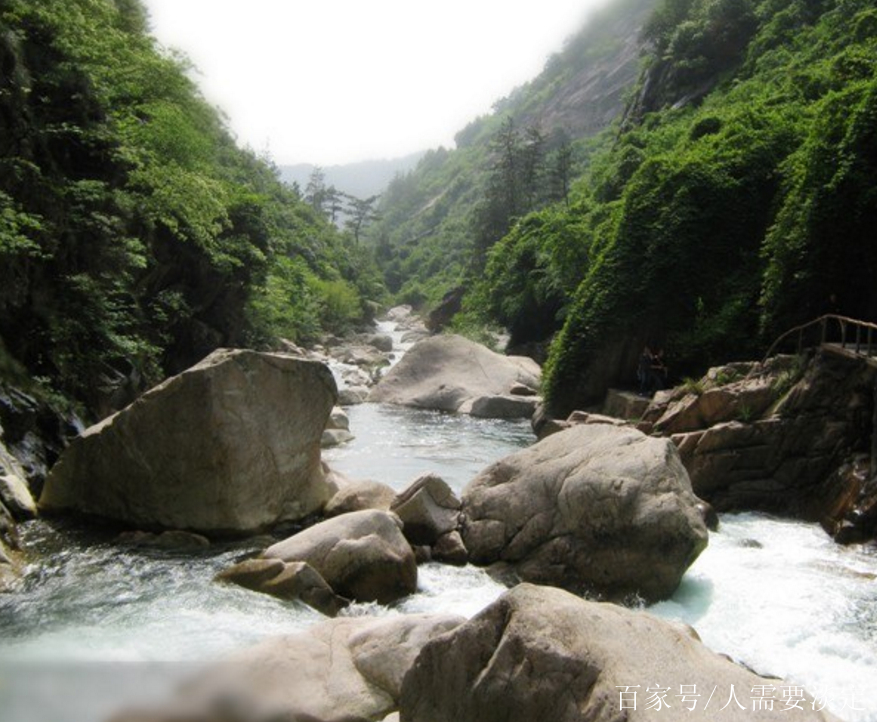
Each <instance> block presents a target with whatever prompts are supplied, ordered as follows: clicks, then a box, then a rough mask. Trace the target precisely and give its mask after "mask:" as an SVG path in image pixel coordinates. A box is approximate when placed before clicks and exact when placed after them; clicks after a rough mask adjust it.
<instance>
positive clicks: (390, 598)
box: [263, 510, 417, 604]
mask: <svg viewBox="0 0 877 722" xmlns="http://www.w3.org/2000/svg"><path fill="white" fill-rule="evenodd" d="M263 556H264V557H265V558H266V559H281V560H282V561H284V562H286V563H289V562H307V563H308V564H310V565H311V566H312V567H313V568H314V569H316V570H317V572H319V574H320V576H322V577H323V579H325V580H326V582H328V584H329V586H331V587H332V589H333V590H334V591H335V592H336V593H337V594H339V595H341V596H343V597H347V598H348V599H354V600H356V601H359V602H379V603H380V604H389V603H390V602H394V601H396V600H397V599H400V598H401V597H404V596H407V595H409V594H413V593H414V592H415V591H416V589H417V564H416V562H415V560H414V553H413V552H412V550H411V546H410V544H409V543H408V542H407V541H406V539H405V537H404V536H402V522H401V521H400V520H399V517H397V516H396V515H395V514H390V513H389V512H385V511H377V510H366V511H356V512H351V513H349V514H342V515H341V516H336V517H333V518H332V519H328V520H326V521H324V522H321V523H319V524H317V525H315V526H312V527H310V528H309V529H305V530H304V531H302V532H299V533H298V534H295V535H294V536H291V537H290V538H289V539H285V540H283V541H281V542H278V543H277V544H274V545H273V546H270V547H268V549H266V550H265V551H264V552H263Z"/></svg>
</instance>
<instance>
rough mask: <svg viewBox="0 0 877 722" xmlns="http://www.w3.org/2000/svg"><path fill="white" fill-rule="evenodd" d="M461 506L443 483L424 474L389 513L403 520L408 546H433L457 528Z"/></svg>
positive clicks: (396, 499)
mask: <svg viewBox="0 0 877 722" xmlns="http://www.w3.org/2000/svg"><path fill="white" fill-rule="evenodd" d="M460 505H461V504H460V500H459V499H458V498H457V495H456V494H454V492H453V490H452V489H451V487H450V486H448V483H447V482H446V481H445V480H444V479H442V478H441V477H439V476H437V475H436V474H424V475H423V476H421V477H419V478H417V479H416V480H415V481H414V482H413V483H412V484H411V485H410V486H409V487H408V488H407V489H405V490H404V491H402V492H400V493H399V494H398V495H397V496H396V498H395V499H394V500H393V503H392V504H391V505H390V511H392V512H394V513H395V514H397V515H398V516H399V518H400V519H401V520H402V523H403V524H404V527H403V530H402V531H403V534H405V538H406V539H407V540H408V541H409V542H411V543H412V544H425V545H427V546H432V545H433V544H435V543H436V541H438V539H439V537H441V536H443V535H445V534H447V533H448V532H451V531H454V530H455V529H456V528H457V524H458V521H459V517H460Z"/></svg>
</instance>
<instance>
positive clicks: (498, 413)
mask: <svg viewBox="0 0 877 722" xmlns="http://www.w3.org/2000/svg"><path fill="white" fill-rule="evenodd" d="M540 400H541V399H539V397H538V396H520V395H518V396H515V395H512V394H498V395H496V396H479V397H477V398H474V399H471V400H469V401H467V402H465V403H464V404H463V405H462V406H460V408H459V409H457V411H459V412H460V413H461V414H469V415H470V416H476V417H478V418H480V419H529V418H530V417H531V416H533V414H534V413H535V411H536V406H537V405H538V404H539V401H540Z"/></svg>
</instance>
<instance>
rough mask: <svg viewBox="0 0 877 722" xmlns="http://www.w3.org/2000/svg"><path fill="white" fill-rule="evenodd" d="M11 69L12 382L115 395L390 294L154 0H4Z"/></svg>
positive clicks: (1, 267) (0, 10)
mask: <svg viewBox="0 0 877 722" xmlns="http://www.w3.org/2000/svg"><path fill="white" fill-rule="evenodd" d="M0 66H2V75H0V278H2V284H0V381H4V380H5V381H9V382H13V383H22V382H24V383H27V380H28V379H32V378H34V377H36V378H37V379H38V383H39V385H40V386H42V387H43V390H44V391H49V392H51V393H56V392H60V393H62V394H64V395H66V396H67V397H68V398H71V399H74V400H76V401H79V402H82V403H84V404H85V405H86V407H88V408H90V409H91V410H95V409H97V408H98V407H99V406H101V404H102V403H103V401H104V400H105V399H106V397H107V395H108V394H109V393H110V392H111V391H119V390H120V389H121V388H122V387H125V388H127V391H128V392H129V393H131V394H133V393H136V392H137V391H138V390H140V389H141V388H143V387H144V386H145V385H147V384H149V383H153V382H155V381H157V380H159V379H160V378H161V377H163V376H164V375H165V374H167V373H171V372H176V371H179V370H180V369H182V368H184V367H186V366H188V365H189V364H191V363H193V362H194V361H197V360H199V359H200V358H201V357H202V356H204V355H205V354H206V353H208V352H209V351H211V350H212V349H214V348H216V347H217V346H220V345H224V346H234V345H241V344H251V345H252V344H255V345H260V344H262V345H264V344H268V343H271V342H272V339H274V338H276V337H277V336H278V335H285V336H288V337H292V338H294V339H303V338H308V337H313V336H315V335H316V334H317V333H318V332H320V331H321V329H324V328H327V327H332V328H338V327H343V326H344V325H345V324H347V323H350V322H353V321H355V320H356V319H357V318H359V317H361V316H362V314H363V310H364V309H365V308H366V307H367V306H368V303H367V301H368V300H369V299H372V298H375V297H378V296H379V295H380V294H381V292H382V287H381V284H380V280H379V278H378V276H377V275H376V273H374V272H371V273H370V267H369V264H368V262H367V258H366V255H365V254H364V253H363V252H362V251H361V250H360V249H358V248H355V247H354V246H353V244H352V242H350V241H349V240H348V239H345V238H344V237H342V236H341V235H339V234H338V233H337V231H336V230H335V229H334V228H333V227H332V226H331V225H330V224H329V223H328V222H327V221H326V220H325V219H324V218H322V217H320V216H319V215H318V214H317V213H315V212H314V211H313V209H312V208H311V207H309V206H308V205H306V204H305V203H304V202H302V201H301V200H300V199H299V198H298V197H296V196H295V195H294V194H293V193H292V192H290V191H289V190H288V189H286V188H285V187H284V186H283V185H282V184H281V183H280V182H279V180H278V179H277V176H276V172H275V170H274V169H273V168H271V167H270V166H269V165H267V164H266V163H265V162H263V161H262V160H260V159H258V158H256V157H254V156H253V155H252V154H250V153H248V152H245V151H242V150H240V149H238V148H237V147H236V146H235V145H234V143H233V141H232V139H231V138H230V136H229V134H228V133H227V131H226V129H225V128H224V126H223V124H222V121H221V120H220V118H219V116H218V114H217V112H216V111H215V110H214V109H213V108H212V107H211V106H210V105H209V104H207V103H206V102H205V101H204V100H203V99H202V98H201V96H200V94H199V93H198V92H197V91H196V89H195V87H194V85H193V83H192V82H191V81H190V80H189V79H188V77H187V75H186V72H185V71H186V65H185V62H184V61H183V60H181V59H179V58H177V57H175V56H173V55H170V54H168V53H165V52H162V51H160V49H159V48H158V47H157V44H156V42H155V41H154V40H153V38H151V37H150V36H149V35H148V19H147V17H146V14H145V11H144V9H143V7H142V6H141V5H140V3H139V2H138V0H40V2H30V0H2V1H0Z"/></svg>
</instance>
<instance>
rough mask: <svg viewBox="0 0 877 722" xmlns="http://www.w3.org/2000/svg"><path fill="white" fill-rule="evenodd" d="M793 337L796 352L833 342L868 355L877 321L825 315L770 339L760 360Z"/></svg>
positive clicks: (875, 345)
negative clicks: (773, 339)
mask: <svg viewBox="0 0 877 722" xmlns="http://www.w3.org/2000/svg"><path fill="white" fill-rule="evenodd" d="M796 336H797V339H796V342H797V348H796V353H799V354H800V353H802V352H803V351H804V349H806V348H813V347H816V346H821V345H823V344H836V345H839V346H841V347H842V348H844V349H845V350H847V351H852V352H853V353H855V354H856V355H857V356H867V357H871V356H873V355H874V354H875V353H877V324H874V323H869V322H868V321H859V320H858V319H855V318H848V317H846V316H838V315H835V314H826V315H825V316H820V317H819V318H817V319H815V320H813V321H810V322H808V323H805V324H802V325H801V326H796V327H795V328H793V329H791V330H790V331H786V332H785V333H784V334H783V335H782V336H780V337H779V338H778V339H777V340H776V341H774V342H773V344H772V345H771V347H770V348H769V349H768V351H767V353H766V354H765V355H764V359H763V360H762V363H764V362H766V361H767V360H768V359H769V358H770V357H771V356H773V355H774V354H775V353H778V350H779V347H780V345H781V344H782V343H784V342H786V341H788V340H789V339H794V338H795V337H796Z"/></svg>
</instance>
